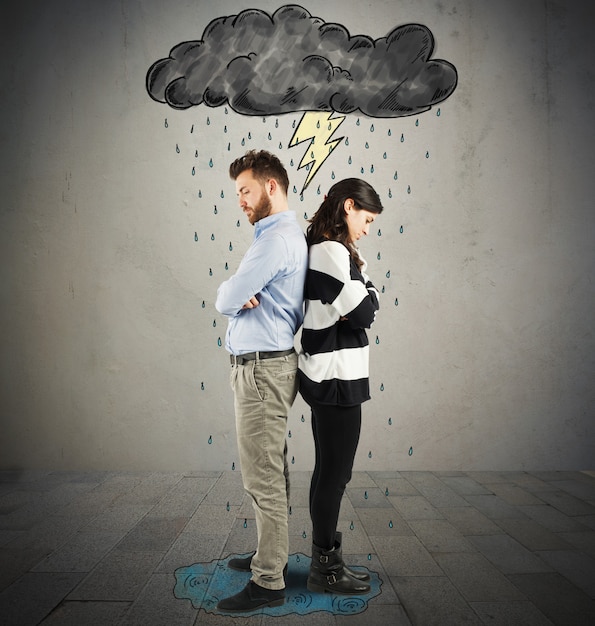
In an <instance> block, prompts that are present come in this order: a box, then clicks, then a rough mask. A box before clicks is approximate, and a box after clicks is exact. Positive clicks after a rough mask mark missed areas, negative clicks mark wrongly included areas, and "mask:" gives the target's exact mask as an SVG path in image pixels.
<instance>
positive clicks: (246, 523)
mask: <svg viewBox="0 0 595 626" xmlns="http://www.w3.org/2000/svg"><path fill="white" fill-rule="evenodd" d="M244 528H248V520H247V519H246V518H244Z"/></svg>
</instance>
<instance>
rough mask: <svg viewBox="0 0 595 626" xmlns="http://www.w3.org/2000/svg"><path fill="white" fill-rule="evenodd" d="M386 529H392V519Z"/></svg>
mask: <svg viewBox="0 0 595 626" xmlns="http://www.w3.org/2000/svg"><path fill="white" fill-rule="evenodd" d="M388 527H389V528H392V527H393V521H392V519H391V520H390V522H389V523H388Z"/></svg>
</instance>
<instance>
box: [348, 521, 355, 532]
mask: <svg viewBox="0 0 595 626" xmlns="http://www.w3.org/2000/svg"><path fill="white" fill-rule="evenodd" d="M354 528H355V526H354V525H353V521H352V522H351V524H349V530H353V529H354Z"/></svg>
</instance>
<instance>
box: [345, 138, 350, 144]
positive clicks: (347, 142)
mask: <svg viewBox="0 0 595 626" xmlns="http://www.w3.org/2000/svg"><path fill="white" fill-rule="evenodd" d="M345 145H346V146H348V145H349V137H345Z"/></svg>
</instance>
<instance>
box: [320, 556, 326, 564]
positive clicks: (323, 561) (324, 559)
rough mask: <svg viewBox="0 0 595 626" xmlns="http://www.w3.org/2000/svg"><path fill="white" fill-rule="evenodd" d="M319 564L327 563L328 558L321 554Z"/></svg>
mask: <svg viewBox="0 0 595 626" xmlns="http://www.w3.org/2000/svg"><path fill="white" fill-rule="evenodd" d="M320 562H321V563H328V556H327V555H326V554H321V555H320Z"/></svg>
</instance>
